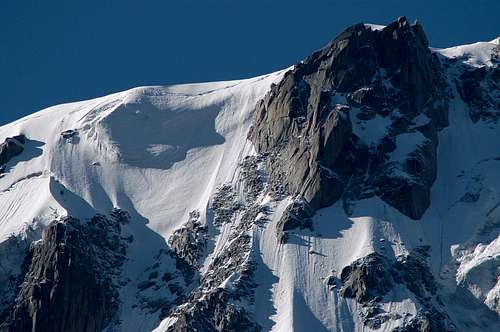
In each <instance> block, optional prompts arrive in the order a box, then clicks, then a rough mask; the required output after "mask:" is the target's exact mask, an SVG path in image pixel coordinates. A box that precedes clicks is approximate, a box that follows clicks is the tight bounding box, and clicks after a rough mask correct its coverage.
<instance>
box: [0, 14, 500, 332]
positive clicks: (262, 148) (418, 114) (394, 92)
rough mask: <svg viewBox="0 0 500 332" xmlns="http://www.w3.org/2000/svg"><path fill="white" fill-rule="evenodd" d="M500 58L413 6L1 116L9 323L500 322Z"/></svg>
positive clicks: (28, 326) (259, 326)
mask: <svg viewBox="0 0 500 332" xmlns="http://www.w3.org/2000/svg"><path fill="white" fill-rule="evenodd" d="M499 64H500V45H499V41H498V38H497V39H495V40H494V41H491V42H479V43H475V44H471V45H462V46H456V47H452V48H447V49H435V48H431V47H429V42H428V39H427V37H426V35H425V33H424V29H423V27H422V26H421V25H420V24H418V23H415V24H410V23H409V22H408V21H407V19H406V18H404V17H400V18H398V19H397V20H396V21H395V22H393V23H391V24H389V25H387V26H378V25H373V24H357V25H354V26H352V27H350V28H348V29H346V30H345V31H344V32H342V33H341V34H340V35H339V36H338V37H337V38H335V39H334V40H333V41H332V42H331V43H329V44H328V45H327V46H325V47H324V48H322V49H320V50H319V51H317V52H315V53H313V54H312V55H311V56H309V57H308V58H306V59H305V60H303V61H301V62H300V63H298V64H296V65H294V66H292V67H290V68H288V69H285V70H282V71H279V72H276V73H272V74H269V75H264V76H261V77H256V78H252V79H247V80H240V81H229V82H216V83H202V84H188V85H174V86H166V87H141V88H136V89H132V90H129V91H125V92H120V93H116V94H113V95H109V96H105V97H101V98H97V99H94V100H89V101H83V102H77V103H71V104H64V105H59V106H54V107H51V108H48V109H45V110H42V111H40V112H38V113H35V114H33V115H30V116H28V117H26V118H23V119H20V120H18V121H16V122H14V123H11V124H9V125H6V126H3V127H0V207H1V208H0V267H1V268H0V295H1V296H0V331H1V332H14V331H42V332H43V331H54V332H59V331H61V332H62V331H75V332H91V331H92V332H94V331H107V332H112V331H134V332H135V331H156V332H163V331H168V332H172V331H346V332H347V331H398V332H402V331H482V332H484V331H498V330H500V279H499V272H498V271H500V176H499V174H498V169H499V167H500V127H499V126H500V124H499V119H500V67H499Z"/></svg>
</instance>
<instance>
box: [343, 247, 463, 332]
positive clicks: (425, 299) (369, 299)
mask: <svg viewBox="0 0 500 332" xmlns="http://www.w3.org/2000/svg"><path fill="white" fill-rule="evenodd" d="M428 251H429V247H426V246H422V247H417V248H415V249H414V250H412V251H410V252H409V253H407V254H404V255H400V256H398V257H396V259H395V260H394V261H392V260H390V259H389V258H387V257H385V256H383V255H381V254H379V253H371V254H369V255H368V256H366V257H362V258H360V259H358V260H356V261H354V262H353V263H352V264H351V265H349V266H346V267H345V268H344V269H343V270H342V273H341V282H342V287H341V288H340V295H341V296H343V297H345V298H353V299H355V300H356V301H357V302H358V303H360V304H361V305H362V311H361V313H362V317H361V319H362V321H363V323H364V325H365V326H368V327H370V328H372V329H377V328H379V327H380V326H381V324H383V323H385V322H387V321H388V320H399V319H401V318H403V317H401V316H400V315H398V314H397V313H394V312H392V313H387V312H386V311H385V310H384V309H383V307H382V306H381V305H380V304H381V303H383V302H384V301H385V300H384V296H386V295H387V296H389V293H390V292H391V291H392V290H393V289H394V288H395V287H396V286H398V285H400V286H404V287H405V288H406V289H407V290H408V291H409V292H411V293H412V294H413V296H415V298H416V299H417V303H418V305H419V308H420V309H419V311H418V312H417V314H416V315H414V316H407V317H404V320H403V323H402V324H401V325H400V326H399V327H398V328H396V329H395V330H394V331H456V327H455V325H454V324H453V322H452V321H451V320H450V318H449V317H448V315H447V314H446V311H445V310H444V308H443V307H442V305H443V303H442V301H441V299H440V297H439V294H438V293H437V289H438V285H437V282H436V281H435V279H434V276H433V275H432V273H431V271H430V269H429V266H428V264H427V259H428Z"/></svg>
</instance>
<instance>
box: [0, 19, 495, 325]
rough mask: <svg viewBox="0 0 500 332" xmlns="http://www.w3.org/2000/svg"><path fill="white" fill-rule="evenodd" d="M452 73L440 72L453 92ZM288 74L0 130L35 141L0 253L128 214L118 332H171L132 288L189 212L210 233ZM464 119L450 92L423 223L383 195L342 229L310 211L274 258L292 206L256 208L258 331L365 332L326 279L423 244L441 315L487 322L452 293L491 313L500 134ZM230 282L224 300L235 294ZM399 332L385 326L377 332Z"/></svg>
mask: <svg viewBox="0 0 500 332" xmlns="http://www.w3.org/2000/svg"><path fill="white" fill-rule="evenodd" d="M369 26H370V28H372V29H381V28H383V27H382V26H377V25H369ZM495 45H498V39H496V40H495V41H492V42H482V43H476V44H471V45H464V46H457V47H453V48H448V49H433V51H434V52H436V53H438V54H439V55H440V56H443V57H447V58H457V59H460V60H459V63H461V62H463V63H466V64H468V65H471V66H476V67H478V66H491V64H492V63H491V53H492V49H493V48H494V47H495ZM457 66H458V64H457ZM454 70H455V69H454V68H450V69H449V73H450V77H449V80H450V86H454V84H452V83H453V79H454V77H453V75H454V73H455V72H454ZM286 71H287V70H282V71H278V72H275V73H272V74H269V75H264V76H260V77H256V78H252V79H247V80H240V81H228V82H216V83H202V84H188V85H174V86H167V87H141V88H135V89H132V90H128V91H125V92H120V93H115V94H112V95H109V96H106V97H101V98H97V99H93V100H89V101H83V102H76V103H69V104H63V105H58V106H54V107H50V108H47V109H45V110H42V111H40V112H37V113H35V114H33V115H30V116H28V117H25V118H23V119H20V120H18V121H16V122H14V123H11V124H8V125H5V126H3V127H0V142H3V141H4V140H5V138H7V137H12V136H15V135H18V134H24V135H25V136H26V137H27V138H28V142H27V143H26V145H25V151H24V152H23V153H22V154H21V155H20V156H18V157H15V158H13V159H12V160H11V161H9V163H8V164H7V167H6V168H7V170H8V171H7V172H6V173H5V174H4V176H3V177H1V178H0V242H3V241H5V240H7V239H8V238H9V237H10V236H12V235H22V236H27V235H26V234H27V233H28V230H29V231H30V232H31V231H33V230H34V231H35V233H36V234H38V235H37V236H40V235H39V234H40V233H41V230H42V229H43V228H44V227H45V226H46V225H47V224H48V223H49V222H51V221H53V220H54V219H57V218H60V217H62V216H66V215H72V216H75V217H78V218H81V219H85V218H89V217H91V216H93V215H95V214H96V213H103V214H106V213H109V211H111V210H112V209H113V208H116V207H117V208H121V209H123V210H126V211H128V212H129V213H130V214H131V216H132V223H131V224H130V225H129V226H127V227H128V232H130V233H131V234H133V235H134V238H135V241H134V242H133V244H132V245H131V246H130V249H129V250H130V251H129V253H128V261H127V262H126V264H125V267H124V273H125V274H126V276H127V278H129V279H130V280H132V282H131V283H130V284H129V285H127V286H125V287H124V288H123V289H121V290H120V297H121V299H122V304H121V308H120V312H121V316H120V320H121V322H122V325H121V331H151V330H154V331H157V332H161V331H166V330H167V328H168V326H170V325H171V323H172V322H173V321H174V319H173V318H172V317H167V318H166V319H164V320H163V321H161V320H160V319H159V318H158V314H157V313H153V314H151V313H146V312H144V311H142V310H141V309H140V308H138V307H134V303H136V298H135V297H136V292H135V289H136V288H137V282H138V280H143V279H144V273H145V272H144V270H145V269H146V268H147V267H148V266H150V265H151V264H152V262H153V256H154V255H155V254H156V252H157V250H158V248H161V247H165V246H166V245H167V240H168V239H169V237H170V236H171V235H172V233H173V232H174V231H175V230H176V229H179V228H180V227H182V226H183V225H184V224H185V223H186V222H187V221H188V219H189V213H190V212H191V211H194V210H197V211H199V212H200V215H201V222H202V223H205V224H209V223H210V222H211V221H210V219H211V218H212V217H211V212H210V204H211V199H212V197H213V195H214V193H215V192H216V190H217V188H218V187H219V186H220V185H222V184H225V183H231V184H234V185H235V186H236V187H237V185H238V177H239V172H240V171H239V165H240V164H241V163H242V161H243V160H244V158H245V157H246V156H249V155H254V154H255V152H254V148H253V146H252V144H251V142H250V141H249V140H248V139H247V135H248V131H249V129H250V126H251V124H252V116H253V113H252V112H253V109H254V107H255V105H256V103H257V102H258V101H259V100H260V99H262V98H263V97H264V95H265V94H266V93H267V92H268V91H269V89H270V87H271V84H275V83H277V82H279V81H280V79H281V78H282V77H283V75H284V73H285V72H286ZM467 107H468V106H467V105H466V104H465V103H464V102H463V101H462V100H461V99H460V98H459V97H458V92H457V91H453V99H452V101H451V104H450V112H449V114H450V119H449V121H450V125H449V126H448V127H447V128H445V129H443V130H442V131H441V132H440V137H439V146H438V167H437V169H438V175H437V180H436V181H435V183H434V185H433V187H432V194H431V206H430V208H429V209H428V210H427V211H426V212H425V214H424V216H423V218H422V219H421V220H418V221H415V220H412V219H410V218H408V217H406V216H404V215H403V214H401V213H400V212H398V211H397V210H396V209H394V208H392V207H390V206H389V205H387V204H385V203H384V202H383V201H382V200H380V199H378V198H370V199H366V200H363V201H360V202H359V203H358V204H356V206H355V208H354V211H353V213H352V215H350V216H348V215H346V213H345V212H344V209H343V208H342V203H341V202H340V201H339V202H337V203H336V204H335V205H333V206H331V207H328V208H325V209H322V210H320V211H318V212H317V213H316V215H315V216H314V217H313V221H312V222H313V226H314V231H309V230H302V231H300V232H297V233H296V234H295V235H294V236H293V237H292V238H291V239H290V241H289V242H288V243H286V244H284V245H283V244H280V243H279V242H278V241H277V240H276V231H275V229H276V224H277V223H278V221H279V219H280V217H281V215H282V213H283V211H284V210H285V208H286V207H287V205H288V204H289V203H290V202H291V198H286V199H283V200H281V201H275V200H273V198H271V197H269V196H263V195H261V196H259V197H258V201H259V204H261V205H266V206H268V207H269V208H270V209H271V210H272V211H273V212H272V214H271V215H270V217H269V221H268V222H267V223H266V224H265V226H264V227H254V228H252V254H253V255H255V256H256V257H258V258H257V261H258V262H259V264H258V266H257V270H256V283H257V285H258V286H257V288H256V291H255V305H254V307H252V309H251V310H252V312H253V313H254V316H255V319H256V321H257V322H258V323H259V324H260V325H261V326H262V327H263V328H264V330H266V331H267V330H268V331H283V332H285V331H354V330H356V331H362V330H369V328H367V327H364V326H363V324H362V323H361V321H359V320H358V319H357V318H356V317H358V313H359V312H360V310H361V308H359V307H358V306H359V304H357V303H356V301H354V300H353V299H345V298H343V297H341V296H340V295H339V290H338V288H337V287H336V286H335V287H331V286H330V285H327V284H326V280H327V279H328V278H329V277H330V276H332V278H335V280H338V279H339V278H340V273H341V271H342V269H343V268H344V267H345V266H347V265H349V264H351V263H352V262H353V261H355V260H356V259H359V258H362V257H364V256H366V255H368V254H370V253H372V252H380V253H383V254H384V255H387V256H390V257H395V256H397V255H400V254H404V253H407V252H408V250H409V249H411V248H414V247H417V246H422V245H429V246H430V247H431V251H430V264H431V269H432V272H433V274H434V275H435V276H436V277H438V281H439V282H440V283H441V284H442V286H443V287H444V289H446V290H447V291H448V293H447V294H450V295H449V296H450V298H447V299H444V301H446V303H447V304H450V303H451V304H452V305H451V306H449V307H448V308H451V311H450V312H449V315H450V317H451V318H453V319H454V320H455V321H456V322H458V323H459V324H461V325H460V327H461V328H464V327H467V326H472V325H471V324H470V323H471V322H475V323H477V324H476V326H480V325H481V323H482V321H484V320H485V319H490V318H485V317H486V316H484V315H486V314H483V313H484V312H485V310H486V309H485V308H478V307H476V306H473V305H471V306H469V307H468V306H464V305H461V304H463V302H467V298H465V297H463V298H460V297H459V295H457V294H456V293H454V289H455V288H456V287H457V284H463V285H465V286H466V287H467V288H468V289H470V290H471V292H472V293H473V294H474V296H475V297H476V298H477V299H480V302H484V303H486V304H485V306H486V305H488V306H489V307H490V308H492V309H493V310H496V311H497V312H499V313H500V304H499V302H500V293H499V292H500V278H499V269H500V236H499V234H500V172H499V171H498V170H499V169H500V161H499V160H500V127H499V124H498V123H494V122H487V121H483V120H480V121H479V122H477V123H473V122H472V121H471V119H470V117H469V115H468V108H467ZM354 112H355V111H353V113H354ZM419 121H422V122H425V121H428V119H426V118H422V119H419ZM353 123H354V121H353ZM353 126H354V131H355V132H356V133H359V135H358V136H359V137H361V138H362V140H363V141H364V142H366V143H367V144H368V145H369V144H370V142H377V141H379V140H380V139H381V138H382V137H383V135H384V131H385V128H386V126H387V123H386V122H385V120H384V118H374V119H372V120H370V121H367V122H366V123H358V124H354V125H353ZM64 132H66V134H65V135H64V136H63V135H62V133H64ZM424 140H425V137H423V136H422V135H421V134H412V135H410V134H407V135H406V136H403V135H401V137H399V138H398V144H397V146H398V148H397V150H396V151H394V152H393V154H392V155H391V158H392V160H393V161H394V162H399V161H400V160H402V159H404V157H405V156H406V155H407V154H408V153H410V152H411V151H412V150H411V149H412V147H413V146H415V145H418V144H422V142H423V141H424ZM239 195H240V196H241V193H239ZM241 197H242V196H241ZM241 197H240V198H241ZM471 197H473V199H470V198H471ZM230 229H231V226H230V225H228V226H225V228H223V229H222V230H221V232H220V235H219V236H218V238H217V239H216V241H215V244H214V248H215V250H214V253H212V255H211V256H209V257H208V258H207V260H210V259H211V258H210V257H214V256H216V255H217V252H218V250H222V248H223V247H224V246H225V245H227V243H228V242H229V241H231V239H230V236H229V235H230V234H231V232H230ZM30 234H32V232H31V233H30ZM30 236H33V235H30ZM12 264H17V263H16V262H14V263H12ZM172 264H173V263H172ZM207 266H208V263H207V262H205V264H204V268H206V267H207ZM238 277H239V276H238V275H232V276H231V277H230V278H227V279H226V280H225V281H224V283H222V284H221V285H220V286H219V287H221V288H227V289H231V287H233V284H232V283H233V282H234V280H236V279H237V278H238ZM392 292H393V293H391V294H390V295H388V298H390V299H394V300H391V301H389V300H388V301H387V302H384V308H385V309H386V310H387V311H391V312H395V313H398V314H400V315H401V317H402V318H401V319H403V317H405V315H407V314H410V315H415V314H416V313H417V312H418V310H419V308H418V307H417V306H416V305H415V302H414V301H412V299H411V298H408V296H407V292H406V293H405V291H404V290H399V289H395V290H393V291H392ZM151 296H155V295H151ZM453 303H456V304H457V305H456V306H453ZM459 304H460V305H459ZM488 317H489V316H488ZM396 322H397V321H396ZM498 323H499V325H498V328H499V329H498V330H500V319H499V321H498ZM395 327H396V326H395V325H394V321H390V323H388V324H382V326H381V327H380V329H378V330H377V331H391V330H392V329H393V328H395ZM474 329H475V328H474V327H471V329H470V330H471V331H472V330H474ZM498 330H497V331H498Z"/></svg>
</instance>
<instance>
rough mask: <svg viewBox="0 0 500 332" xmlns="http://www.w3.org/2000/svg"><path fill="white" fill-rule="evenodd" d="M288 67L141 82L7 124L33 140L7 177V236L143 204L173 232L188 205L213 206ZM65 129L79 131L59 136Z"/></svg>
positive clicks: (157, 225) (160, 228)
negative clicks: (206, 79)
mask: <svg viewBox="0 0 500 332" xmlns="http://www.w3.org/2000/svg"><path fill="white" fill-rule="evenodd" d="M282 74H283V71H281V72H277V73H274V74H270V75H266V76H262V77H258V78H254V79H249V80H243V81H231V82H217V83H204V84H191V85H180V86H170V87H145V88H136V89H132V90H129V91H125V92H122V93H116V94H113V95H110V96H106V97H102V98H98V99H94V100H90V101H85V102H78V103H71V104H65V105H59V106H55V107H51V108H48V109H45V110H43V111H40V112H38V113H35V114H33V115H31V116H28V117H26V118H23V119H21V120H18V121H16V122H14V123H12V124H10V125H6V126H3V127H1V128H0V140H1V141H3V140H4V139H5V138H7V137H10V136H14V135H16V134H18V133H22V134H24V135H25V136H26V137H28V138H29V141H28V143H27V145H26V149H25V152H24V153H23V155H22V156H20V157H18V158H15V159H13V160H12V161H11V162H9V164H8V165H7V168H9V169H10V170H9V172H7V173H6V174H5V175H4V176H3V177H2V178H1V179H0V186H1V187H0V190H1V193H2V194H1V196H0V200H1V202H2V203H1V204H2V206H3V207H8V208H5V209H2V217H1V222H0V225H1V228H0V235H1V237H2V238H5V237H7V236H8V235H9V234H11V233H17V232H19V231H21V229H22V227H21V226H22V225H23V224H24V223H27V224H29V223H31V222H33V219H41V221H43V220H45V219H47V218H48V219H50V218H51V217H52V214H59V215H64V214H66V213H70V214H74V215H77V216H82V217H88V216H90V215H93V214H94V213H95V211H101V212H106V211H109V210H110V209H111V208H112V207H121V208H123V209H127V210H132V211H136V212H137V213H138V214H140V215H141V216H143V217H144V218H146V219H147V220H148V221H149V223H148V225H149V226H150V227H151V228H152V229H154V230H155V231H157V232H158V233H160V234H161V235H163V236H165V237H168V236H169V235H170V234H171V232H172V230H174V229H176V228H178V227H179V226H180V225H181V224H182V223H183V222H184V221H185V220H186V219H187V214H188V212H189V211H192V210H194V209H201V210H204V209H205V208H206V204H207V201H208V198H209V197H210V195H211V194H212V192H213V190H214V188H215V187H216V186H217V185H218V184H220V183H223V182H227V181H230V180H231V177H232V176H233V174H234V170H235V168H236V166H237V164H238V162H239V161H240V160H241V159H242V157H243V156H244V155H246V154H248V153H249V152H250V151H251V146H250V145H249V143H248V142H247V141H246V133H247V131H248V127H249V126H250V116H251V111H252V109H253V107H254V105H255V103H256V101H257V100H258V99H260V98H262V96H263V95H264V94H265V93H266V92H267V90H268V88H269V86H270V85H271V84H272V83H273V82H276V81H277V80H279V78H280V77H281V75H282ZM68 130H74V131H75V132H76V134H75V136H74V138H70V139H65V138H64V137H62V135H61V133H63V132H64V131H68ZM61 190H62V191H61ZM64 190H67V191H68V194H69V195H74V197H75V198H76V197H78V198H79V199H73V196H72V197H66V196H68V195H66V196H64V194H63V193H64ZM45 216H47V218H45Z"/></svg>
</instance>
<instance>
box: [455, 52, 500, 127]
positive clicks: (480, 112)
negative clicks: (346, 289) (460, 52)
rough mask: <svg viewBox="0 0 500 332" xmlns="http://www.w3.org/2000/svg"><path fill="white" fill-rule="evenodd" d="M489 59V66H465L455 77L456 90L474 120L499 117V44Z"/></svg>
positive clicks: (494, 119) (496, 119)
mask: <svg viewBox="0 0 500 332" xmlns="http://www.w3.org/2000/svg"><path fill="white" fill-rule="evenodd" d="M491 61H492V65H491V66H482V67H473V66H470V67H468V68H465V69H463V70H462V72H461V74H460V75H459V76H458V78H457V90H458V92H459V93H460V96H461V97H462V99H463V101H464V102H465V103H467V104H468V106H469V114H470V117H471V119H472V120H473V121H474V122H477V121H479V120H480V119H483V120H491V121H498V119H499V118H500V67H499V64H500V46H497V47H496V48H495V49H494V50H493V55H492V59H491Z"/></svg>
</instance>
